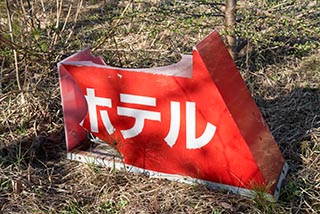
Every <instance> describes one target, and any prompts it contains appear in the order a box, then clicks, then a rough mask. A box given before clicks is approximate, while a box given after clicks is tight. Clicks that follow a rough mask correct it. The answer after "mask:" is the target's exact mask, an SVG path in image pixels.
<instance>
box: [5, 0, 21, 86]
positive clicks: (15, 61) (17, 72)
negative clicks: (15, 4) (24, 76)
mask: <svg viewBox="0 0 320 214" xmlns="http://www.w3.org/2000/svg"><path fill="white" fill-rule="evenodd" d="M6 10H7V16H8V25H9V34H10V38H11V42H12V43H14V36H13V30H12V29H13V28H12V17H11V12H10V8H9V2H8V0H6ZM13 56H14V65H15V70H16V80H17V84H18V89H19V90H22V87H21V83H20V74H19V67H18V56H17V51H16V49H13Z"/></svg>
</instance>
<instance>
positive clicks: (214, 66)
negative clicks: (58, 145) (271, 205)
mask: <svg viewBox="0 0 320 214" xmlns="http://www.w3.org/2000/svg"><path fill="white" fill-rule="evenodd" d="M59 74H60V85H61V96H62V105H63V111H64V121H65V132H66V141H67V149H68V152H72V150H73V149H75V148H76V147H77V146H79V145H80V144H81V142H82V141H84V140H85V139H86V132H89V133H92V134H93V135H94V136H95V137H97V138H99V139H102V140H104V141H105V142H106V143H108V144H110V145H112V146H114V147H116V148H117V150H118V151H119V152H120V153H121V154H122V155H123V158H124V163H125V164H128V165H131V166H134V167H137V168H141V169H146V170H150V171H152V172H159V173H165V174H170V175H182V176H189V177H192V178H195V179H199V180H201V181H208V182H213V183H216V184H221V185H224V186H227V187H235V188H242V189H249V190H254V189H255V188H256V187H257V186H260V187H270V188H269V193H270V194H274V193H275V191H277V189H276V188H277V187H278V188H279V179H280V177H281V174H283V172H282V169H283V167H284V166H285V161H284V159H283V157H282V155H281V153H280V151H279V149H278V146H277V144H276V143H275V142H274V139H273V137H272V135H271V134H270V132H269V130H268V128H267V125H266V123H265V122H264V119H263V118H262V115H261V113H260V111H259V110H258V108H257V106H256V104H255V102H254V100H253V99H252V97H251V95H250V93H249V91H248V89H247V87H246V85H245V83H244V81H243V79H242V78H241V75H240V74H239V72H238V71H237V68H236V66H235V64H234V63H233V60H232V59H231V57H230V56H229V54H228V51H227V49H226V47H225V45H224V44H223V42H222V40H221V39H220V37H219V35H218V33H217V32H216V31H214V32H212V33H211V34H210V35H209V36H207V37H206V38H205V39H204V40H203V41H201V42H200V43H199V44H197V45H196V46H195V47H194V49H193V55H192V56H188V55H184V56H182V60H181V61H180V62H178V63H176V64H173V65H171V66H165V67H159V68H149V69H148V68H145V69H126V68H115V67H110V66H107V65H105V63H104V62H103V60H102V59H101V58H99V57H94V56H92V55H91V54H90V52H89V49H86V50H84V51H81V52H79V53H77V54H75V55H73V56H71V57H69V58H67V59H66V60H64V61H62V62H60V63H59ZM277 184H278V186H277ZM280 184H281V182H280Z"/></svg>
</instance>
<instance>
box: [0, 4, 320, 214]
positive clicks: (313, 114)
mask: <svg viewBox="0 0 320 214" xmlns="http://www.w3.org/2000/svg"><path fill="white" fill-rule="evenodd" d="M21 2H24V4H23V6H22V5H21ZM42 2H43V4H42ZM57 2H58V4H57ZM146 2H147V1H116V0H106V1H95V0H90V1H80V0H77V1H71V0H57V1H46V0H40V1H32V0H29V1H18V0H14V1H9V4H8V5H6V4H5V3H6V1H2V2H0V42H1V43H0V56H1V58H0V59H1V60H0V66H1V70H0V213H317V212H318V211H319V210H320V186H319V184H320V108H319V106H320V69H319V68H320V53H319V52H317V51H313V50H317V49H318V48H319V42H320V39H319V30H317V27H318V26H319V21H318V20H319V5H318V3H317V2H316V1H310V2H308V3H304V1H286V2H283V3H274V1H263V2H264V3H259V4H258V3H257V2H259V1H244V0H242V1H239V11H238V14H239V17H240V18H241V19H242V20H241V22H240V23H239V24H238V29H237V31H238V34H239V36H241V38H247V39H248V44H249V45H248V46H247V47H246V48H245V49H244V50H245V51H244V53H243V54H242V56H243V57H242V58H240V59H239V60H238V62H237V64H238V67H239V69H240V71H241V74H242V75H243V77H244V79H245V81H246V82H247V84H248V87H249V89H250V90H251V92H252V94H253V96H254V98H255V100H256V102H257V104H258V106H259V107H260V109H261V111H262V113H263V115H264V117H265V119H266V121H267V123H268V124H269V127H270V129H271V131H272V133H273V135H274V137H275V139H276V141H277V142H278V143H279V145H280V148H281V151H282V152H283V154H284V157H285V158H286V160H287V161H288V163H289V165H290V169H291V170H290V172H289V174H288V176H287V178H286V180H285V184H284V186H283V188H282V192H281V196H280V200H279V202H278V203H270V202H267V201H265V200H264V199H261V198H256V199H255V200H252V199H248V198H244V197H241V196H237V195H232V194H228V193H222V192H217V191H210V190H207V189H206V188H204V187H201V186H189V185H185V184H180V183H175V182H169V181H166V180H159V179H149V178H146V177H144V176H142V175H132V174H127V173H124V172H114V171H112V170H110V169H105V168H100V167H96V166H91V165H86V164H81V163H75V162H71V161H69V160H66V159H65V145H64V133H63V115H62V112H61V105H60V94H59V84H58V78H57V77H58V75H57V69H56V63H57V62H58V61H60V60H61V59H63V58H65V57H67V56H69V55H70V54H72V53H74V52H76V51H77V50H80V49H83V48H85V47H87V46H92V47H93V49H94V54H101V55H103V56H104V59H105V61H106V62H107V63H108V64H110V65H115V66H122V67H150V66H160V65H167V64H171V63H172V62H175V61H177V60H179V53H190V52H191V50H192V47H193V46H194V45H195V44H196V43H197V42H198V41H200V40H201V39H202V38H203V37H204V36H205V35H206V34H208V33H209V32H210V31H211V30H212V29H213V28H216V29H219V30H220V31H221V33H222V34H224V31H223V27H222V23H223V16H222V12H221V10H222V9H223V7H222V6H221V5H220V4H218V5H216V4H213V3H210V2H211V1H204V0H202V1H169V0H168V1H157V0H153V1H148V3H146ZM220 2H223V1H220ZM29 3H30V4H29ZM81 5H82V7H80V6H81ZM8 8H9V10H8ZM266 8H267V9H266ZM8 13H9V16H10V17H11V20H12V21H11V25H12V26H11V27H12V34H11V33H10V32H9V26H8V25H9V21H8V16H7V14H8ZM299 17H300V18H299ZM276 18H277V20H279V21H278V23H276V24H275V23H274V21H273V20H274V19H276ZM300 19H303V22H302V21H301V20H300ZM290 32H291V34H290ZM14 53H16V56H17V58H16V59H17V60H15V57H14V55H15V54H14ZM18 83H19V85H20V86H19V85H18Z"/></svg>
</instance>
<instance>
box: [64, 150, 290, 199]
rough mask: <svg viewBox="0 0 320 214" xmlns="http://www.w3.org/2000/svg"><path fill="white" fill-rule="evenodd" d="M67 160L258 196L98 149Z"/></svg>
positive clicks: (71, 155)
mask: <svg viewBox="0 0 320 214" xmlns="http://www.w3.org/2000/svg"><path fill="white" fill-rule="evenodd" d="M67 159H70V160H76V161H79V162H83V163H89V164H93V165H99V166H104V167H109V168H112V169H117V170H122V171H126V172H133V173H140V174H144V175H146V176H148V177H150V178H164V179H168V180H171V181H178V182H183V183H187V184H191V185H195V184H200V185H205V186H207V187H208V188H211V189H220V190H227V191H230V192H232V193H235V194H239V195H243V196H247V197H250V198H254V197H255V196H256V194H257V192H256V191H254V190H249V189H244V188H240V187H235V186H230V185H226V184H221V183H215V182H211V181H206V180H201V179H196V178H192V177H188V176H181V175H177V174H167V173H160V172H155V171H152V170H146V169H142V168H139V167H135V166H132V165H127V164H125V163H124V162H123V158H122V157H120V156H114V155H112V154H108V153H106V152H103V151H101V152H99V150H97V149H94V150H91V151H90V149H88V150H87V151H83V150H78V149H74V150H73V151H71V152H68V153H67ZM288 169H289V167H288V164H287V163H285V164H284V166H283V169H282V171H281V174H280V176H279V179H278V183H277V185H276V189H275V192H274V195H271V194H268V193H265V197H266V198H267V199H268V200H269V201H277V200H278V198H279V195H280V188H281V185H282V181H283V180H284V178H285V176H286V174H287V172H288Z"/></svg>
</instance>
